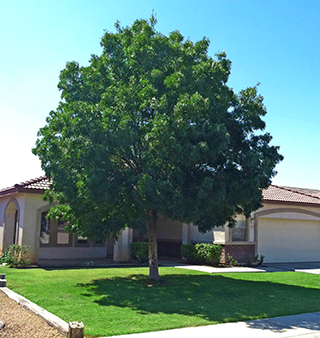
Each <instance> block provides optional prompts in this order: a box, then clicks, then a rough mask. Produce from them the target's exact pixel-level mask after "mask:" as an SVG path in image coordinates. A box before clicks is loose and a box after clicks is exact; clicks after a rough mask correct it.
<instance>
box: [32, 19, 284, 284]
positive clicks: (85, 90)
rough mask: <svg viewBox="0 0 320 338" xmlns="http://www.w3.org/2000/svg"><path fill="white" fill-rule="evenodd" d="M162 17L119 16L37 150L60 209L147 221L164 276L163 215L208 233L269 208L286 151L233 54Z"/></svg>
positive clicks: (97, 232) (102, 227)
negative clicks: (159, 238) (236, 78)
mask: <svg viewBox="0 0 320 338" xmlns="http://www.w3.org/2000/svg"><path fill="white" fill-rule="evenodd" d="M155 26H156V19H155V18H154V17H153V16H152V17H151V19H150V20H137V21H135V22H134V24H133V25H132V26H131V27H125V28H124V27H121V26H120V24H119V23H116V25H115V27H116V33H111V32H106V33H105V34H104V36H103V37H102V40H101V46H102V48H103V51H102V54H101V55H100V56H97V55H92V56H91V60H90V64H89V66H87V67H81V66H79V64H78V63H77V62H74V61H73V62H69V63H67V64H66V67H65V69H64V70H62V71H61V74H60V82H59V84H58V88H59V89H60V90H61V99H62V100H61V102H60V104H59V106H58V107H57V109H56V110H54V111H51V112H50V114H49V117H48V118H47V120H46V122H47V124H46V125H45V126H44V127H43V128H41V129H40V131H39V133H38V140H37V142H36V146H35V148H34V149H33V152H34V154H36V155H38V156H39V158H40V160H41V164H42V168H43V169H44V171H45V173H46V175H47V176H48V177H49V178H52V179H53V184H52V186H51V191H50V192H48V193H47V194H46V197H47V199H56V200H57V201H58V202H59V205H58V206H57V207H55V208H54V209H52V210H51V217H62V218H64V219H65V220H69V221H70V230H72V231H76V232H78V233H80V234H83V235H86V236H88V237H93V238H97V237H106V236H107V235H108V234H110V233H114V234H117V233H118V232H119V231H120V230H121V229H124V228H125V227H131V228H140V229H142V228H145V227H146V225H147V229H148V234H149V243H150V248H151V249H150V250H149V259H150V266H153V267H154V269H153V270H152V271H151V270H150V271H151V273H150V275H151V276H153V277H155V278H157V257H156V253H155V250H156V249H155V247H154V246H155V245H156V244H155V242H156V238H155V233H156V230H155V229H156V221H157V214H158V213H160V214H163V215H165V216H167V217H169V218H172V219H174V220H180V221H183V222H186V223H193V224H196V225H197V226H198V227H199V229H200V231H203V232H204V231H207V230H210V229H212V228H213V227H215V226H220V225H223V224H225V223H226V222H229V224H230V225H232V224H234V222H235V217H236V215H237V214H245V215H248V214H249V213H250V212H251V211H253V210H256V209H257V208H258V207H260V206H261V195H262V189H263V188H266V187H267V186H268V185H269V184H270V183H271V178H272V177H273V176H274V175H275V174H276V172H275V166H276V164H277V163H278V162H279V161H281V160H282V156H281V155H280V154H279V152H278V150H279V147H276V146H272V145H270V142H271V139H272V137H271V135H270V134H269V133H263V130H264V128H265V122H264V121H263V119H262V117H263V116H264V115H265V114H266V108H265V106H264V104H263V97H262V96H261V95H259V94H258V93H257V86H255V87H252V88H247V89H245V90H242V91H241V92H240V93H234V91H233V90H232V88H230V87H228V85H227V81H228V78H229V75H230V70H231V62H230V60H228V59H227V56H226V54H225V53H224V52H223V53H219V54H217V55H216V57H215V58H212V57H210V56H209V55H208V47H209V40H208V39H206V38H203V39H202V40H200V41H198V42H196V43H193V42H192V41H190V40H189V39H187V40H185V39H184V37H183V36H182V35H181V34H180V32H179V31H174V32H172V33H170V34H169V36H165V35H163V34H161V33H160V32H158V31H157V30H156V28H155ZM150 238H151V240H150ZM152 243H153V244H152Z"/></svg>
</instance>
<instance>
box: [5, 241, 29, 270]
mask: <svg viewBox="0 0 320 338" xmlns="http://www.w3.org/2000/svg"><path fill="white" fill-rule="evenodd" d="M28 251H29V247H28V246H20V245H18V244H12V245H11V246H10V248H9V249H7V250H6V251H4V252H3V253H2V254H1V256H0V263H1V264H2V263H7V264H9V265H10V267H15V268H16V267H26V266H28V265H30V260H29V259H26V256H27V254H28Z"/></svg>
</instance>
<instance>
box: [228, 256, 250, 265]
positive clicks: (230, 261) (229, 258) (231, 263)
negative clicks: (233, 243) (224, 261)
mask: <svg viewBox="0 0 320 338" xmlns="http://www.w3.org/2000/svg"><path fill="white" fill-rule="evenodd" d="M228 260H229V263H230V266H239V263H238V261H237V260H235V259H234V258H233V257H232V256H231V255H230V254H228ZM250 264H251V263H250Z"/></svg>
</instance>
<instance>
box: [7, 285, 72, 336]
mask: <svg viewBox="0 0 320 338" xmlns="http://www.w3.org/2000/svg"><path fill="white" fill-rule="evenodd" d="M0 291H2V292H3V293H4V294H6V295H7V296H8V297H9V298H11V299H12V300H14V301H15V302H16V303H18V304H19V305H21V306H22V307H24V308H25V309H27V310H29V311H31V312H32V313H33V314H35V315H36V316H38V317H41V318H43V319H44V320H45V321H46V322H47V323H48V324H49V325H50V326H53V327H54V328H56V329H57V330H58V331H59V332H60V333H62V334H63V335H65V336H67V335H68V330H69V324H68V323H66V322H65V321H64V320H62V319H61V318H59V317H57V316H56V315H54V314H52V313H50V312H48V311H47V310H45V309H43V308H41V307H40V306H38V305H37V304H35V303H32V302H31V301H30V300H28V299H26V298H24V297H22V296H20V295H19V294H17V293H15V292H14V291H12V290H10V289H8V288H7V287H0Z"/></svg>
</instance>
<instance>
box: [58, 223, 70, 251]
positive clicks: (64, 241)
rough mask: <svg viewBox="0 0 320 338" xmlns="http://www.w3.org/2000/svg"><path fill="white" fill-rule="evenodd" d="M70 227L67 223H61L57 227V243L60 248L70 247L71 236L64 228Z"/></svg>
mask: <svg viewBox="0 0 320 338" xmlns="http://www.w3.org/2000/svg"><path fill="white" fill-rule="evenodd" d="M67 225H68V223H67V222H63V221H59V222H58V226H57V241H56V244H57V245H58V246H70V245H71V234H70V233H68V232H66V231H65V230H64V228H65V227H66V226H67Z"/></svg>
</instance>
